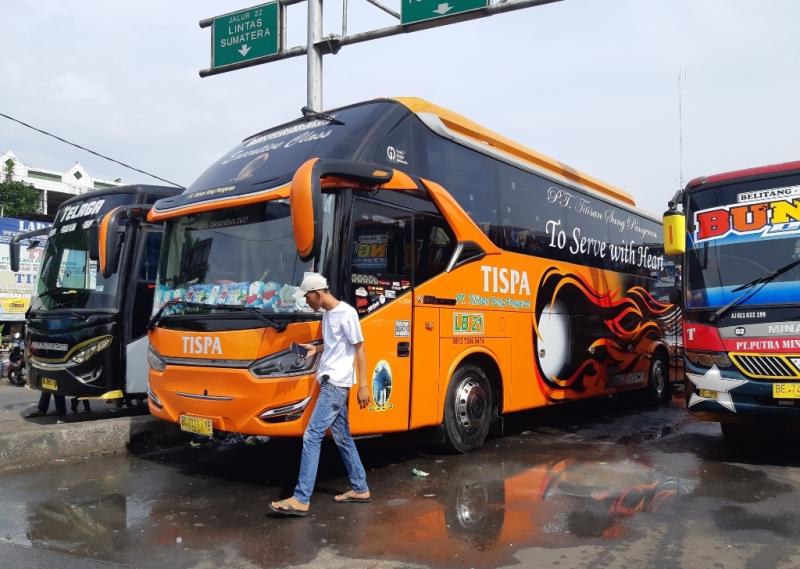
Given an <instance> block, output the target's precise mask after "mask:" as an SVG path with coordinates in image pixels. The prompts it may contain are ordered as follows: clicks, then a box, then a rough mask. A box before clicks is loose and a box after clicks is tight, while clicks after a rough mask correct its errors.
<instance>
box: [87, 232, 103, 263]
mask: <svg viewBox="0 0 800 569" xmlns="http://www.w3.org/2000/svg"><path fill="white" fill-rule="evenodd" d="M89 259H91V260H92V261H99V260H100V229H99V228H98V227H97V224H96V223H93V224H92V225H91V226H90V227H89Z"/></svg>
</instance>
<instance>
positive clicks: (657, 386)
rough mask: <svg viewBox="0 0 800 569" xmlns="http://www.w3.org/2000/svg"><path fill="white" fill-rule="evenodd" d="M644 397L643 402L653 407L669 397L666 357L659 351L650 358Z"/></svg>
mask: <svg viewBox="0 0 800 569" xmlns="http://www.w3.org/2000/svg"><path fill="white" fill-rule="evenodd" d="M644 399H645V403H647V404H648V405H652V406H654V407H658V406H659V405H661V404H662V403H664V402H666V401H667V400H668V399H669V369H668V366H667V358H666V357H665V356H664V354H662V353H661V352H655V353H654V354H653V357H652V358H650V370H649V371H648V373H647V387H645V391H644Z"/></svg>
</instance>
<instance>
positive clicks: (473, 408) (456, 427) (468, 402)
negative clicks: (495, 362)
mask: <svg viewBox="0 0 800 569" xmlns="http://www.w3.org/2000/svg"><path fill="white" fill-rule="evenodd" d="M492 404H493V400H492V386H491V384H490V383H489V378H488V377H487V376H486V372H484V371H483V370H482V369H481V368H480V367H478V366H476V365H464V366H461V367H459V368H458V369H457V370H456V372H455V373H454V374H453V377H452V378H451V379H450V385H449V386H448V388H447V398H446V400H445V408H444V431H445V437H446V441H447V444H448V445H449V446H450V447H452V448H453V449H454V450H456V451H458V452H462V453H464V452H469V451H471V450H475V449H476V448H478V447H480V446H481V445H482V444H483V440H484V439H485V438H486V435H487V433H488V432H489V426H490V423H491V420H492Z"/></svg>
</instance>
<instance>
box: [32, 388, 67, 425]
mask: <svg viewBox="0 0 800 569" xmlns="http://www.w3.org/2000/svg"><path fill="white" fill-rule="evenodd" d="M51 395H52V397H53V399H54V400H55V404H56V415H58V421H59V422H61V421H62V420H63V419H64V417H66V415H67V399H66V397H64V396H63V395H59V394H57V393H50V392H49V391H42V393H41V394H40V395H39V404H38V405H36V407H34V408H33V409H31V410H29V411H26V412H24V413H23V415H22V416H23V418H25V419H30V418H33V417H44V416H45V415H47V409H48V408H49V407H50V396H51Z"/></svg>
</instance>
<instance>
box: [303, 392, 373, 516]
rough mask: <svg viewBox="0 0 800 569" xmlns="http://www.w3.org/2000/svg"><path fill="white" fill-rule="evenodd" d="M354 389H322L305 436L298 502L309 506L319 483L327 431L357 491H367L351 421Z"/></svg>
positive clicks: (364, 474)
mask: <svg viewBox="0 0 800 569" xmlns="http://www.w3.org/2000/svg"><path fill="white" fill-rule="evenodd" d="M349 393H350V390H349V389H348V388H346V387H336V386H335V385H331V384H330V383H328V382H327V381H323V382H322V385H321V386H320V390H319V397H318V398H317V403H316V405H315V406H314V411H313V412H312V413H311V420H310V421H309V422H308V427H306V432H305V433H303V456H302V458H301V459H300V474H299V475H298V477H297V486H296V487H295V489H294V498H295V499H296V500H297V501H298V502H302V503H303V504H308V503H309V502H310V501H311V493H312V492H313V491H314V483H315V482H316V480H317V467H318V466H319V451H320V446H321V445H322V439H323V437H324V436H325V431H326V430H327V429H328V428H330V430H331V434H332V435H333V441H334V442H335V443H336V446H337V448H338V449H339V454H341V455H342V461H343V462H344V467H345V468H346V469H347V476H348V478H350V485H351V486H352V487H353V490H354V491H356V492H358V493H363V492H366V491H367V490H369V489H368V488H367V473H366V472H364V466H363V465H362V464H361V458H359V456H358V451H357V450H356V443H355V441H353V437H352V435H351V434H350V423H349V422H348V420H347V397H348V395H349Z"/></svg>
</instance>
